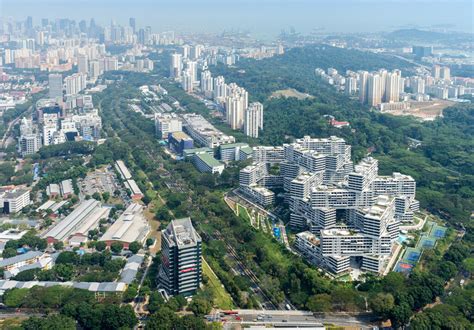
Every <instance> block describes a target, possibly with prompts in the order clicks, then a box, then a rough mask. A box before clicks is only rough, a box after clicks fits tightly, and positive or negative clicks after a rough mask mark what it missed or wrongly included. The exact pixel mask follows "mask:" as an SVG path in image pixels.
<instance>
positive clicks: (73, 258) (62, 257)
mask: <svg viewBox="0 0 474 330" xmlns="http://www.w3.org/2000/svg"><path fill="white" fill-rule="evenodd" d="M78 262H79V256H78V255H77V253H75V252H73V251H64V252H61V253H60V254H59V255H58V258H57V259H56V264H73V265H75V264H77V263H78Z"/></svg>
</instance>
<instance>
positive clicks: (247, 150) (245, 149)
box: [240, 146, 253, 155]
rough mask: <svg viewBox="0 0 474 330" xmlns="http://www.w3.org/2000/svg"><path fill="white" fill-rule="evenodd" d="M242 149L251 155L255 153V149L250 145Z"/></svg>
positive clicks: (241, 149)
mask: <svg viewBox="0 0 474 330" xmlns="http://www.w3.org/2000/svg"><path fill="white" fill-rule="evenodd" d="M240 151H242V152H243V153H246V154H247V155H251V154H252V153H253V149H252V148H250V147H249V146H246V147H242V148H240Z"/></svg>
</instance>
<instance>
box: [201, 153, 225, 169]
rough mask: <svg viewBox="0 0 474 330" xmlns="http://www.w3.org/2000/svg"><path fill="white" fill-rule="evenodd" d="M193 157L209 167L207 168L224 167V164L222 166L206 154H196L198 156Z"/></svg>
mask: <svg viewBox="0 0 474 330" xmlns="http://www.w3.org/2000/svg"><path fill="white" fill-rule="evenodd" d="M194 157H198V158H199V159H201V160H202V161H203V162H204V163H206V165H207V166H209V167H217V166H224V164H222V163H221V162H219V161H218V160H217V159H215V158H214V157H213V156H211V155H209V154H207V153H198V154H195V155H194Z"/></svg>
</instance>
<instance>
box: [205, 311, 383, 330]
mask: <svg viewBox="0 0 474 330" xmlns="http://www.w3.org/2000/svg"><path fill="white" fill-rule="evenodd" d="M234 312H237V314H234V315H223V311H220V313H219V312H216V313H214V314H213V315H218V314H219V315H221V317H220V321H221V322H223V324H224V329H233V328H235V327H236V325H241V326H250V325H253V326H263V327H265V326H273V327H304V328H309V327H310V328H311V329H324V325H335V326H350V327H356V328H360V329H372V328H373V326H374V324H373V323H372V322H371V316H370V315H369V314H367V315H358V316H354V315H350V314H345V313H334V314H328V315H314V314H313V313H311V312H308V311H299V310H289V311H282V310H276V311H275V310H266V311H262V310H235V311H234Z"/></svg>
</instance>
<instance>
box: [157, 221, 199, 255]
mask: <svg viewBox="0 0 474 330" xmlns="http://www.w3.org/2000/svg"><path fill="white" fill-rule="evenodd" d="M163 236H164V237H165V238H167V239H168V240H170V242H171V243H173V244H175V245H176V246H178V248H186V247H191V246H196V245H197V243H198V242H201V237H200V236H199V234H198V233H197V232H196V230H195V229H194V227H193V224H192V222H191V218H183V219H177V220H171V222H170V224H169V225H168V227H166V230H164V231H163Z"/></svg>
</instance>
